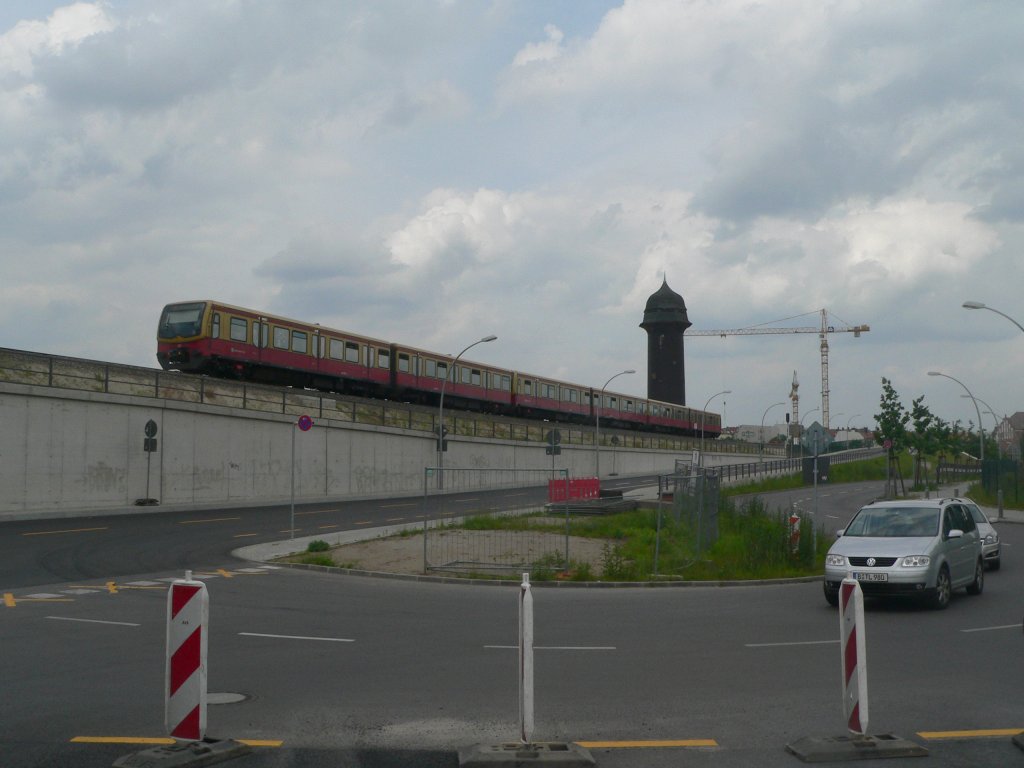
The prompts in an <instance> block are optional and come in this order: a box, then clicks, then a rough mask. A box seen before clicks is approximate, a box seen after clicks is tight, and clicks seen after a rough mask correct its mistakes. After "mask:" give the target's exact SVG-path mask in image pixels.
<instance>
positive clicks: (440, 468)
mask: <svg viewBox="0 0 1024 768" xmlns="http://www.w3.org/2000/svg"><path fill="white" fill-rule="evenodd" d="M496 338H498V337H497V336H494V335H493V334H492V335H491V336H484V337H483V338H482V339H478V340H477V341H474V342H473V343H472V344H470V345H469V346H468V347H466V348H465V349H463V350H462V351H461V352H459V354H457V355H456V356H455V359H454V360H452V364H451V365H449V366H448V370H447V372H445V375H444V381H442V382H441V399H440V400H439V401H438V406H437V472H438V474H437V487H438V488H442V489H443V488H444V391H445V389H446V388H447V387H448V377H449V376H451V375H452V371H454V370H455V364H456V363H457V362H459V358H460V357H462V356H463V355H464V354H466V353H467V352H468V351H469V350H471V349H472V348H473V347H475V346H476V345H477V344H485V343H487V342H488V341H494V340H495V339H496Z"/></svg>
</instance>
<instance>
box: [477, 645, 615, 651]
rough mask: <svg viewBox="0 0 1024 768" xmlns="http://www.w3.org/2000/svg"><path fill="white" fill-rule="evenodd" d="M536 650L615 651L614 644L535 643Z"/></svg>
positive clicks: (515, 648) (516, 648)
mask: <svg viewBox="0 0 1024 768" xmlns="http://www.w3.org/2000/svg"><path fill="white" fill-rule="evenodd" d="M484 648H501V649H505V650H518V649H519V646H518V645H485V646H484ZM533 650H535V651H614V650H616V648H615V646H614V645H535V646H533Z"/></svg>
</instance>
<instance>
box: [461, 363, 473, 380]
mask: <svg viewBox="0 0 1024 768" xmlns="http://www.w3.org/2000/svg"><path fill="white" fill-rule="evenodd" d="M459 370H460V371H461V372H462V383H463V384H469V383H470V378H471V376H472V371H470V369H469V368H467V367H466V366H461V367H460V369H459Z"/></svg>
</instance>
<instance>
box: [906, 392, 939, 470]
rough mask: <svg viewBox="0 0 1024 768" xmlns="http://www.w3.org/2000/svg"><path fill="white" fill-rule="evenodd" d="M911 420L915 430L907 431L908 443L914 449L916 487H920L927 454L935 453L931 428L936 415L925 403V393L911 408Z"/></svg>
mask: <svg viewBox="0 0 1024 768" xmlns="http://www.w3.org/2000/svg"><path fill="white" fill-rule="evenodd" d="M910 420H911V421H912V422H913V426H914V431H913V432H908V433H907V435H906V440H907V445H909V446H910V447H911V448H913V449H914V487H915V488H918V487H920V486H921V485H922V484H923V482H924V478H923V477H922V476H923V475H924V472H923V468H924V459H925V456H927V455H930V454H933V453H935V445H934V444H933V442H932V437H933V434H932V432H931V429H930V427H931V425H932V423H933V422H934V421H935V416H934V415H933V414H932V412H931V411H930V410H929V409H928V406H927V405H925V404H924V395H921V396H920V397H919V398H917V399H916V400H914V402H913V407H912V408H911V409H910Z"/></svg>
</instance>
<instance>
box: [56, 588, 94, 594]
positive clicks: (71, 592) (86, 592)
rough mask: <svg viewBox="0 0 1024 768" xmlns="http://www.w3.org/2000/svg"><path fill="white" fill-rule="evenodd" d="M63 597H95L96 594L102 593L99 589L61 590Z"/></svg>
mask: <svg viewBox="0 0 1024 768" xmlns="http://www.w3.org/2000/svg"><path fill="white" fill-rule="evenodd" d="M61 591H62V592H63V593H64V594H65V595H95V594H96V593H98V592H102V591H103V590H100V589H63V590H61Z"/></svg>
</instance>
